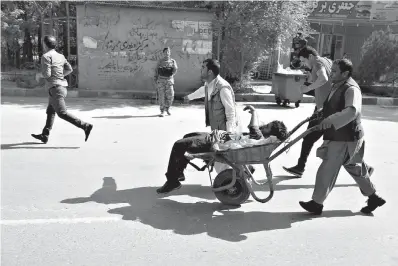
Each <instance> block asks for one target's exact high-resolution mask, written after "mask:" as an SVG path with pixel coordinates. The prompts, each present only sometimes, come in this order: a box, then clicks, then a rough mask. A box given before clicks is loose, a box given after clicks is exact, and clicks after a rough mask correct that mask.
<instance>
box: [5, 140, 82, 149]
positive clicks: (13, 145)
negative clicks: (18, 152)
mask: <svg viewBox="0 0 398 266" xmlns="http://www.w3.org/2000/svg"><path fill="white" fill-rule="evenodd" d="M29 145H40V146H29ZM44 145H46V144H43V143H41V142H21V143H6V144H1V149H2V150H15V149H37V150H45V149H79V148H80V147H51V146H44Z"/></svg>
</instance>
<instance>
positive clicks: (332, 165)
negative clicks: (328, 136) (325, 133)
mask: <svg viewBox="0 0 398 266" xmlns="http://www.w3.org/2000/svg"><path fill="white" fill-rule="evenodd" d="M317 155H318V157H320V158H321V159H322V160H323V161H322V163H321V165H320V166H319V169H318V172H317V174H316V180H315V188H314V192H313V194H312V200H314V201H315V202H316V203H318V204H323V202H324V201H325V199H326V197H327V196H328V195H329V193H330V192H331V191H332V189H333V187H334V185H335V183H336V180H337V176H338V174H339V171H340V169H341V166H342V165H343V164H344V162H345V161H346V159H347V156H348V152H347V144H346V143H345V142H337V141H331V142H329V143H328V144H326V145H322V146H321V147H320V148H319V149H318V150H317Z"/></svg>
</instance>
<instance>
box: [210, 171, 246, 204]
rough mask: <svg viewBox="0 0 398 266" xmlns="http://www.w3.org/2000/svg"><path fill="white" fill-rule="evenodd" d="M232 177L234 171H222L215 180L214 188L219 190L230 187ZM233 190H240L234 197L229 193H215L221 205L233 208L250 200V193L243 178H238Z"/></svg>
mask: <svg viewBox="0 0 398 266" xmlns="http://www.w3.org/2000/svg"><path fill="white" fill-rule="evenodd" d="M232 175H233V170H232V169H226V170H224V171H222V172H221V173H219V174H218V175H217V176H216V178H215V179H214V182H213V187H214V188H218V187H221V186H225V185H228V184H229V183H231V181H232ZM233 188H236V189H237V190H238V191H237V193H236V194H234V195H231V194H228V193H227V191H219V192H214V194H215V196H216V198H217V199H218V200H219V201H220V202H221V203H223V204H225V205H231V206H239V205H241V204H243V203H245V202H246V201H247V200H248V199H249V197H250V191H249V189H248V187H247V186H246V183H245V181H244V180H243V179H242V178H241V177H239V176H237V177H236V183H235V185H234V187H233Z"/></svg>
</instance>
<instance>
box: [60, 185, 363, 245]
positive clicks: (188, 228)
mask: <svg viewBox="0 0 398 266" xmlns="http://www.w3.org/2000/svg"><path fill="white" fill-rule="evenodd" d="M103 180H104V183H103V187H102V188H100V189H99V190H97V191H95V192H94V193H93V194H92V195H91V196H90V197H80V198H71V199H65V200H62V201H61V203H66V204H80V203H86V202H90V201H93V202H97V203H102V204H117V203H128V204H130V206H126V207H121V208H115V209H110V210H109V211H108V212H109V213H112V214H119V215H122V216H123V220H130V221H139V222H141V223H143V224H146V225H150V226H152V227H153V228H156V229H160V230H172V231H173V232H174V233H176V234H180V235H195V234H201V233H206V234H208V235H209V236H211V237H215V238H219V239H222V240H225V241H230V242H239V241H243V240H246V239H247V236H246V235H245V234H248V233H254V232H260V231H268V230H278V229H288V228H290V227H291V226H292V224H293V223H295V222H302V221H306V220H311V219H324V218H332V217H349V216H355V215H361V214H360V213H353V212H352V211H349V210H334V211H324V212H323V214H322V216H314V215H310V214H308V213H306V212H304V211H303V212H259V211H254V212H244V211H239V210H236V209H237V208H236V207H230V206H226V205H223V204H221V203H219V202H203V201H199V202H195V203H183V202H178V201H175V200H171V199H168V198H165V197H159V196H158V195H157V194H156V191H155V190H156V188H155V187H138V188H133V189H127V190H119V191H118V190H117V185H116V182H115V180H114V179H113V178H112V177H105V178H104V179H103ZM340 186H342V185H340ZM344 186H345V185H344ZM307 187H308V188H312V187H313V186H302V185H297V186H282V187H281V186H279V185H278V186H276V190H284V189H292V188H293V189H294V188H307ZM169 195H170V196H176V195H190V196H192V197H199V198H203V199H207V200H214V199H215V196H214V194H213V192H212V191H211V189H210V188H209V187H205V186H201V185H185V186H183V187H182V188H181V189H180V190H177V191H174V192H173V193H170V194H169ZM169 195H167V196H169ZM292 204H294V202H292Z"/></svg>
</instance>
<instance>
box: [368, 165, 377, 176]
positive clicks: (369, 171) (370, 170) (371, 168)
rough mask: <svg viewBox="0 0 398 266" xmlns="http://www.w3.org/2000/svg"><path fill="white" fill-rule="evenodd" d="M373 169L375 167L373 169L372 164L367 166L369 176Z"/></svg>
mask: <svg viewBox="0 0 398 266" xmlns="http://www.w3.org/2000/svg"><path fill="white" fill-rule="evenodd" d="M374 170H375V169H374V168H373V167H372V166H369V168H368V174H369V177H371V176H372V174H373V171H374Z"/></svg>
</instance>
